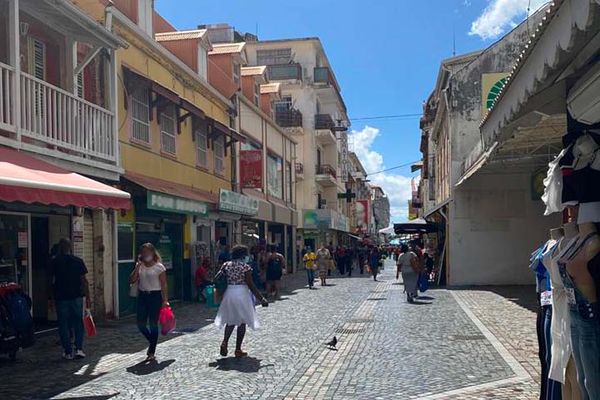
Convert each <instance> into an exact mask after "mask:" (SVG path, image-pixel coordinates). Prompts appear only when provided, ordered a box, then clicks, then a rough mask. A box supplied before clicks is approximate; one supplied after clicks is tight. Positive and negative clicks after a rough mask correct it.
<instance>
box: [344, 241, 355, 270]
mask: <svg viewBox="0 0 600 400" xmlns="http://www.w3.org/2000/svg"><path fill="white" fill-rule="evenodd" d="M354 254H355V251H354V249H353V248H351V247H348V248H347V249H346V256H345V260H344V264H345V265H346V271H347V272H348V276H349V277H350V276H352V267H354Z"/></svg>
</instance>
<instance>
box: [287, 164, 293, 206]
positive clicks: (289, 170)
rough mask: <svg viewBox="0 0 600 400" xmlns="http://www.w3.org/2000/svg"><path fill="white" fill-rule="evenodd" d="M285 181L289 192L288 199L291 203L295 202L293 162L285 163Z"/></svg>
mask: <svg viewBox="0 0 600 400" xmlns="http://www.w3.org/2000/svg"><path fill="white" fill-rule="evenodd" d="M285 173H286V177H285V183H286V192H287V201H288V202H290V203H293V202H294V189H293V186H294V185H293V182H292V181H293V178H292V163H290V162H288V163H285Z"/></svg>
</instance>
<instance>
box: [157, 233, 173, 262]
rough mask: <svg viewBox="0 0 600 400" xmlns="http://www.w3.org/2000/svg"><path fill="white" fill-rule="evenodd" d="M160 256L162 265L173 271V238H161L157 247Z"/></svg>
mask: <svg viewBox="0 0 600 400" xmlns="http://www.w3.org/2000/svg"><path fill="white" fill-rule="evenodd" d="M157 250H158V254H160V257H161V258H162V264H163V265H164V266H165V268H166V269H173V249H172V246H171V238H169V237H168V236H164V235H163V236H161V237H160V240H159V241H158V246H157Z"/></svg>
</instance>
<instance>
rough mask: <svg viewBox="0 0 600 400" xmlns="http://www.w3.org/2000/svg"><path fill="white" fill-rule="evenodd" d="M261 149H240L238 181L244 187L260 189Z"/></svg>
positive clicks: (261, 178) (261, 180) (261, 183)
mask: <svg viewBox="0 0 600 400" xmlns="http://www.w3.org/2000/svg"><path fill="white" fill-rule="evenodd" d="M262 161H263V160H262V150H240V181H241V183H242V187H243V188H245V189H262V186H263V177H262Z"/></svg>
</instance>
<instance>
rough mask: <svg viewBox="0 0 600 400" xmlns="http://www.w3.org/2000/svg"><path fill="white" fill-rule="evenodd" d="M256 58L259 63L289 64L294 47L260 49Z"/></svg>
mask: <svg viewBox="0 0 600 400" xmlns="http://www.w3.org/2000/svg"><path fill="white" fill-rule="evenodd" d="M256 59H257V64H258V65H278V64H289V63H290V62H291V61H292V49H291V48H287V49H271V50H258V51H257V52H256Z"/></svg>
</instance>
